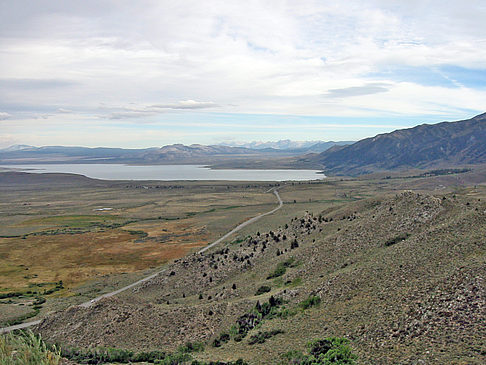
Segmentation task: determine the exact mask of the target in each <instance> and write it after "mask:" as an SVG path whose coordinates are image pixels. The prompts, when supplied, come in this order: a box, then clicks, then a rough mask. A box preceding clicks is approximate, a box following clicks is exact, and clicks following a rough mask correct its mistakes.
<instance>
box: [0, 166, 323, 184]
mask: <svg viewBox="0 0 486 365" xmlns="http://www.w3.org/2000/svg"><path fill="white" fill-rule="evenodd" d="M0 167H2V168H6V169H16V170H20V171H24V172H33V173H49V172H58V173H71V174H80V175H85V176H88V177H91V178H94V179H104V180H233V181H287V180H293V181H304V180H316V179H323V178H325V176H324V175H323V174H320V173H319V170H240V169H227V170H226V169H225V170H212V169H210V168H207V167H204V166H199V165H150V166H130V165H123V164H45V165H40V164H36V165H5V166H0Z"/></svg>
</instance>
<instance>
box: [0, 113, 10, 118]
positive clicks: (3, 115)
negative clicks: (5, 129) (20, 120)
mask: <svg viewBox="0 0 486 365" xmlns="http://www.w3.org/2000/svg"><path fill="white" fill-rule="evenodd" d="M10 117H11V115H10V114H9V113H5V112H0V120H5V119H8V118H10Z"/></svg>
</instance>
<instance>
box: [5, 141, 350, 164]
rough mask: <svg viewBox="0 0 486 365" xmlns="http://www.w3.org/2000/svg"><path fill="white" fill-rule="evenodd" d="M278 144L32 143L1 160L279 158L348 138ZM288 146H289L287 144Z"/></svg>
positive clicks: (321, 148) (319, 149)
mask: <svg viewBox="0 0 486 365" xmlns="http://www.w3.org/2000/svg"><path fill="white" fill-rule="evenodd" d="M280 142H282V143H280V144H279V148H273V147H268V146H270V145H272V143H271V142H268V146H267V145H266V144H265V143H264V144H263V145H260V146H259V148H249V147H242V146H240V147H238V146H226V145H212V146H205V145H201V144H192V145H190V146H186V145H183V144H173V145H168V146H163V147H161V148H158V147H153V148H144V149H123V148H106V147H98V148H87V147H66V146H44V147H34V146H28V145H15V146H11V147H8V148H6V149H3V150H0V163H2V164H15V163H68V162H69V163H133V164H177V163H204V164H211V163H216V162H222V161H227V160H228V159H230V160H235V159H239V160H242V159H243V160H247V159H251V158H258V159H261V158H262V157H263V158H272V159H279V158H283V157H288V156H297V155H301V154H305V153H311V152H322V151H325V150H326V149H327V148H330V147H332V146H335V145H342V144H346V143H351V142H323V141H321V142H319V141H318V142H316V143H311V144H310V145H309V146H307V147H300V148H294V147H295V146H296V144H294V143H292V141H280ZM285 146H287V147H288V148H286V147H285Z"/></svg>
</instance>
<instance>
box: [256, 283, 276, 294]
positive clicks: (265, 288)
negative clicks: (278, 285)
mask: <svg viewBox="0 0 486 365" xmlns="http://www.w3.org/2000/svg"><path fill="white" fill-rule="evenodd" d="M271 290H272V288H271V287H269V286H267V285H262V286H261V287H259V288H258V290H257V291H256V293H255V295H261V294H265V293H268V292H269V291H271Z"/></svg>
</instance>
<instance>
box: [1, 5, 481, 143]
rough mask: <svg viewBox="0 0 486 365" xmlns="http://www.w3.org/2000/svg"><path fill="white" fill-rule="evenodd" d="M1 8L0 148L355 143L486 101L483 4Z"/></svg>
mask: <svg viewBox="0 0 486 365" xmlns="http://www.w3.org/2000/svg"><path fill="white" fill-rule="evenodd" d="M0 11H1V12H2V14H8V16H4V19H3V20H2V23H1V24H0V66H1V67H0V126H1V134H0V148H5V147H9V146H11V145H15V144H28V145H35V146H47V145H65V146H87V147H95V146H104V147H122V148H146V147H154V146H163V145H169V144H174V143H182V144H186V145H189V144H205V145H211V144H219V143H223V142H252V141H278V140H284V139H291V140H296V141H306V140H321V141H345V140H346V141H348V140H359V139H362V138H366V137H371V136H374V135H376V134H379V133H386V132H391V131H393V130H395V129H400V128H408V127H413V126H416V125H418V124H422V123H438V122H442V121H455V120H461V119H468V118H470V117H473V116H475V115H477V114H480V113H482V112H484V109H485V108H484V100H486V66H485V65H486V47H485V44H486V39H485V38H484V36H483V34H484V25H483V24H484V18H485V17H486V4H485V3H484V2H482V1H470V2H468V3H467V6H466V5H464V2H460V1H449V2H446V3H444V2H439V1H435V0H434V1H428V2H426V3H424V2H421V1H407V2H398V1H384V0H369V1H348V2H341V3H335V2H330V1H312V0H307V1H303V2H290V1H265V2H264V1H250V2H246V3H241V2H228V1H216V0H214V1H208V2H196V1H188V0H185V1H180V2H177V3H173V2H168V1H138V2H132V1H116V2H115V1H91V0H90V1H83V2H78V1H62V2H57V1H45V0H41V1H35V2H31V1H25V0H19V1H9V0H7V1H3V2H1V3H0Z"/></svg>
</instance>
